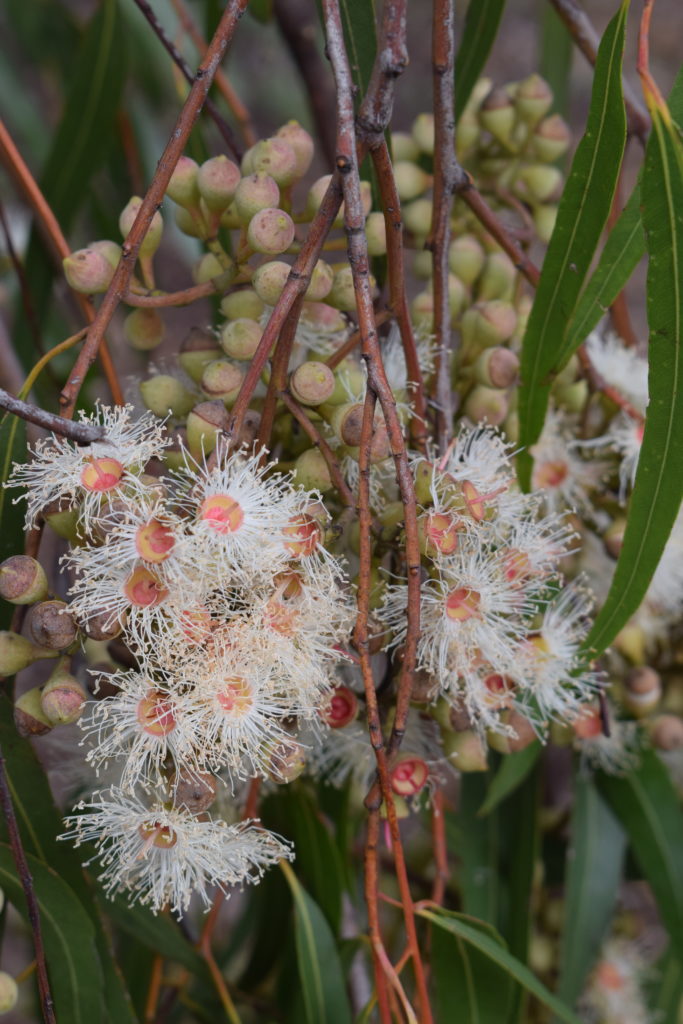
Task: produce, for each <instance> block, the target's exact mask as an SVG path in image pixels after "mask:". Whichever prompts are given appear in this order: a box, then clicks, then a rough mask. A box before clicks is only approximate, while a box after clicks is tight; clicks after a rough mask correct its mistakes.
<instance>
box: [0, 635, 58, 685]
mask: <svg viewBox="0 0 683 1024" xmlns="http://www.w3.org/2000/svg"><path fill="white" fill-rule="evenodd" d="M54 657H56V652H55V651H46V650H43V649H42V648H39V647H36V646H35V644H33V643H31V641H30V640H27V639H26V637H25V636H20V635H19V633H13V632H11V631H10V630H7V629H3V630H0V675H3V676H13V675H15V673H16V672H21V670H22V669H24V668H26V667H27V665H31V664H32V663H33V662H34V661H38V660H40V659H41V658H54Z"/></svg>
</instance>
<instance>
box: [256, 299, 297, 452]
mask: <svg viewBox="0 0 683 1024" xmlns="http://www.w3.org/2000/svg"><path fill="white" fill-rule="evenodd" d="M303 304H304V295H303V292H301V293H299V295H297V297H296V299H295V300H294V302H293V304H292V308H291V310H290V311H289V316H288V317H287V319H286V320H285V322H284V324H283V325H282V329H281V331H280V336H279V338H278V341H277V344H276V346H275V351H274V352H273V358H272V361H271V373H270V380H269V381H268V390H267V391H266V397H265V401H264V403H263V409H262V410H261V422H260V424H259V433H258V444H259V447H260V448H261V449H262V450H263V454H264V456H265V446H266V445H268V444H269V443H270V435H271V433H272V430H273V423H274V422H275V410H276V409H277V402H278V393H279V392H281V391H283V390H284V389H285V387H286V385H287V368H288V366H289V360H290V357H291V355H292V348H293V347H294V339H295V338H296V329H297V326H298V323H299V317H300V316H301V310H302V308H303Z"/></svg>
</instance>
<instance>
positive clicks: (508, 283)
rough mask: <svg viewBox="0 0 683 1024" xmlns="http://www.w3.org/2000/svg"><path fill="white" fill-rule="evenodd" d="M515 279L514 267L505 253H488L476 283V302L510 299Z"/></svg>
mask: <svg viewBox="0 0 683 1024" xmlns="http://www.w3.org/2000/svg"><path fill="white" fill-rule="evenodd" d="M516 279H517V271H516V269H515V265H514V263H513V262H512V260H511V259H510V257H509V256H508V255H507V253H504V252H490V253H489V254H488V256H487V257H486V263H485V264H484V267H483V270H482V272H481V276H480V278H479V281H478V282H477V300H478V301H479V302H488V301H490V300H492V299H506V300H510V299H512V296H513V293H514V287H515V282H516Z"/></svg>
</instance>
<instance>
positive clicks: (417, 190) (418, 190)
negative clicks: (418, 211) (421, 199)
mask: <svg viewBox="0 0 683 1024" xmlns="http://www.w3.org/2000/svg"><path fill="white" fill-rule="evenodd" d="M394 179H395V181H396V191H397V192H398V197H399V199H400V200H401V202H402V203H408V202H410V200H411V199H417V197H418V196H421V195H422V193H423V192H426V191H427V189H428V188H429V186H430V184H431V178H430V176H429V175H428V174H427V173H426V171H423V170H422V168H421V167H418V165H417V164H415V163H411V162H409V161H407V160H397V161H396V163H395V164H394Z"/></svg>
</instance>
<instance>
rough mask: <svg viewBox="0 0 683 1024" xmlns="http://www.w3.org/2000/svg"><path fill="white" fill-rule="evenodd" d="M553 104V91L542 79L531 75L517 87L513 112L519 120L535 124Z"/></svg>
mask: <svg viewBox="0 0 683 1024" xmlns="http://www.w3.org/2000/svg"><path fill="white" fill-rule="evenodd" d="M552 102H553V91H552V89H551V88H550V86H549V85H548V83H547V82H546V80H545V79H544V78H541V76H540V75H537V74H535V73H534V74H533V75H529V77H528V78H525V79H524V80H523V81H521V82H520V83H519V85H518V86H517V90H516V92H515V110H516V111H517V115H518V117H519V118H520V120H522V121H525V122H526V123H527V124H532V125H533V124H536V122H537V121H540V120H541V118H542V117H543V116H544V115H545V114H547V113H548V111H549V109H550V107H551V106H552Z"/></svg>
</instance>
